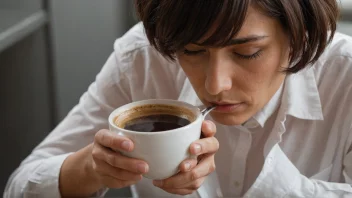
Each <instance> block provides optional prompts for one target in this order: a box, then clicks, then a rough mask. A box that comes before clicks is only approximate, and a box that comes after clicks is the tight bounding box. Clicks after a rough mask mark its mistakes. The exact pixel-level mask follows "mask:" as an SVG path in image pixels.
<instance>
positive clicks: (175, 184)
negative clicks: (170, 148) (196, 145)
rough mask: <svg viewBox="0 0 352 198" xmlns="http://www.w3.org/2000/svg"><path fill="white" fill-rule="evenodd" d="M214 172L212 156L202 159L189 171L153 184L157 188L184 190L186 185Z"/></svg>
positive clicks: (155, 181)
mask: <svg viewBox="0 0 352 198" xmlns="http://www.w3.org/2000/svg"><path fill="white" fill-rule="evenodd" d="M214 170H215V163H214V155H211V156H209V157H206V158H204V159H203V160H202V161H201V162H200V163H199V164H198V165H197V166H196V167H194V168H193V169H192V170H191V171H188V172H185V173H181V172H180V173H178V174H176V175H175V176H172V177H170V178H168V179H165V180H154V181H153V184H154V185H155V186H157V187H159V188H170V189H171V188H178V189H180V188H184V187H185V186H186V184H188V183H190V182H192V181H195V180H197V179H200V178H202V177H205V176H207V175H209V174H210V173H211V172H213V171H214Z"/></svg>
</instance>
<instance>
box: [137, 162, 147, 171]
mask: <svg viewBox="0 0 352 198" xmlns="http://www.w3.org/2000/svg"><path fill="white" fill-rule="evenodd" d="M137 170H138V171H139V172H141V173H146V172H147V171H148V167H147V166H146V165H145V164H142V163H140V164H138V165H137Z"/></svg>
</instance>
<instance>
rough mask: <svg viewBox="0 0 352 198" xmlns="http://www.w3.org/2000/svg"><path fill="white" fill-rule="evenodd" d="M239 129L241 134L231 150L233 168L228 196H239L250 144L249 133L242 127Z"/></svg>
mask: <svg viewBox="0 0 352 198" xmlns="http://www.w3.org/2000/svg"><path fill="white" fill-rule="evenodd" d="M239 129H240V131H241V132H240V137H239V141H238V143H237V144H236V145H235V148H233V150H234V155H233V158H232V164H234V166H232V168H231V173H230V175H231V176H230V183H229V189H230V194H231V195H234V196H240V195H241V192H242V188H243V182H244V177H245V173H246V159H247V155H248V152H249V149H250V146H251V142H252V138H251V134H250V133H249V131H248V130H247V129H246V128H244V127H240V128H239Z"/></svg>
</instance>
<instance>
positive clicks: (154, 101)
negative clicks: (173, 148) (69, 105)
mask: <svg viewBox="0 0 352 198" xmlns="http://www.w3.org/2000/svg"><path fill="white" fill-rule="evenodd" d="M167 102H170V103H175V104H176V103H177V104H180V105H182V107H184V108H187V109H189V110H191V111H192V112H195V113H196V115H195V116H196V119H195V120H194V121H193V122H191V123H189V124H187V125H186V126H182V127H180V128H176V129H171V130H166V131H156V132H141V131H132V130H127V129H124V128H121V127H118V126H116V125H115V124H114V121H113V120H114V118H115V117H116V116H117V115H115V114H116V112H118V111H121V109H124V108H126V107H127V106H129V105H131V106H132V107H134V106H138V104H141V105H148V104H166V105H172V104H170V103H167ZM122 112H123V111H122ZM122 112H121V113H122ZM200 119H203V116H202V113H201V111H200V109H199V108H198V107H196V106H193V105H191V104H189V103H187V102H183V101H180V100H172V99H147V100H139V101H135V102H131V103H127V104H124V105H122V106H120V107H118V108H116V109H115V110H114V111H112V112H111V113H110V115H109V125H110V127H112V128H114V129H115V130H119V131H120V132H123V133H130V134H139V135H156V134H166V133H172V132H179V131H180V130H187V129H188V128H191V127H192V126H193V125H195V124H196V123H197V122H198V121H199V120H200Z"/></svg>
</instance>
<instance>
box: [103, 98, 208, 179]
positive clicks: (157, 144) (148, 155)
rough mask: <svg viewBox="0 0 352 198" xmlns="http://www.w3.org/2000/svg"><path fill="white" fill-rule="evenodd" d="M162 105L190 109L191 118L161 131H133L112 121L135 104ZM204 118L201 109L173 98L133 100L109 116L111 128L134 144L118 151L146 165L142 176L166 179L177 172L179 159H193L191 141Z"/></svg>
mask: <svg viewBox="0 0 352 198" xmlns="http://www.w3.org/2000/svg"><path fill="white" fill-rule="evenodd" d="M149 104H162V105H171V106H177V107H181V108H184V109H187V110H189V111H190V112H192V114H194V121H193V122H191V123H190V124H188V125H186V126H183V127H181V128H177V129H173V130H168V131H161V132H136V131H130V130H126V129H123V128H120V127H118V126H117V125H116V124H115V123H114V121H115V118H116V117H117V116H119V115H121V113H123V112H125V111H127V110H130V109H132V108H134V107H138V106H142V105H149ZM203 120H204V116H203V115H202V113H201V111H200V109H199V108H198V107H195V106H193V105H190V104H188V103H185V102H181V101H176V100H164V99H160V100H159V99H152V100H142V101H138V102H133V103H129V104H126V105H124V106H121V107H119V108H117V109H116V110H114V111H113V112H112V113H111V114H110V116H109V125H110V131H112V132H115V133H118V134H119V135H123V136H125V137H128V138H129V139H131V140H132V141H133V143H134V150H133V151H132V152H124V151H121V153H122V154H123V155H125V156H128V157H131V158H136V159H141V160H144V161H145V162H146V163H147V164H148V165H149V171H148V173H146V174H145V175H143V176H144V177H146V178H149V179H165V178H169V177H171V176H173V175H175V174H176V173H177V172H178V171H179V165H180V164H181V162H182V161H183V160H185V159H188V158H194V157H195V156H191V155H190V153H189V147H190V145H191V143H192V142H194V141H196V140H198V139H199V138H200V136H201V126H202V122H203Z"/></svg>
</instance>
